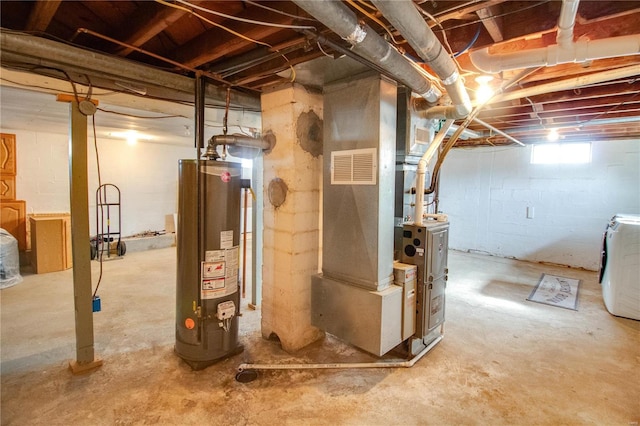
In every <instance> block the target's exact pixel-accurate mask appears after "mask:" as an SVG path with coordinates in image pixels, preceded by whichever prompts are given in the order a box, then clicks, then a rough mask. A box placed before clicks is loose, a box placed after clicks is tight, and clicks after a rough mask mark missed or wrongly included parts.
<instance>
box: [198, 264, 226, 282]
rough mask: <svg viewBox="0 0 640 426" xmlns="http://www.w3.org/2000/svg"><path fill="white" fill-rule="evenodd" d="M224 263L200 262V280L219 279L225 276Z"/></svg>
mask: <svg viewBox="0 0 640 426" xmlns="http://www.w3.org/2000/svg"><path fill="white" fill-rule="evenodd" d="M224 264H225V262H202V278H203V279H207V278H221V277H224V276H225V265H224Z"/></svg>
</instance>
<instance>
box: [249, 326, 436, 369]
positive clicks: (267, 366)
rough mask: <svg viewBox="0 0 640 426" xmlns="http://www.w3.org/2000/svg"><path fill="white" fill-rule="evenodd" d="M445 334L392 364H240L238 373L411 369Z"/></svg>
mask: <svg viewBox="0 0 640 426" xmlns="http://www.w3.org/2000/svg"><path fill="white" fill-rule="evenodd" d="M443 338H444V334H441V335H440V336H438V337H437V338H436V339H435V340H434V341H433V342H431V343H430V344H429V345H428V346H427V347H426V348H424V349H423V350H422V351H421V352H420V353H419V354H418V355H416V356H414V357H413V358H411V359H410V360H407V361H391V362H384V361H382V362H352V363H348V362H334V363H316V364H240V365H239V366H238V372H240V373H241V372H243V371H249V370H328V369H350V368H400V367H404V368H411V367H413V366H414V365H415V364H416V362H418V361H420V359H421V358H422V357H423V356H425V355H426V354H427V353H428V352H429V351H430V350H431V349H433V348H434V346H435V345H437V344H438V343H439V342H440V341H441V340H442V339H443Z"/></svg>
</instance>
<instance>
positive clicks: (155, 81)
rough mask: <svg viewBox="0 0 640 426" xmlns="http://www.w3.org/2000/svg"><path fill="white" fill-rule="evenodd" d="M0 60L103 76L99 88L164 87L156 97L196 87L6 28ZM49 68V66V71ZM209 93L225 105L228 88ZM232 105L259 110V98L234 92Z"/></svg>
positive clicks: (188, 94) (183, 94)
mask: <svg viewBox="0 0 640 426" xmlns="http://www.w3.org/2000/svg"><path fill="white" fill-rule="evenodd" d="M0 60H1V62H2V65H3V66H8V65H9V64H16V65H20V66H21V67H22V68H23V69H24V68H27V70H28V71H30V72H34V73H39V74H44V75H50V76H56V77H57V78H61V77H62V76H61V75H60V73H59V72H54V71H53V70H52V69H51V68H60V69H64V70H65V71H67V72H68V73H78V74H84V75H89V76H90V77H91V80H92V81H93V82H94V84H96V79H104V80H103V81H101V82H100V83H101V84H100V87H105V88H109V89H113V90H118V91H122V86H120V87H118V83H122V84H127V85H131V84H133V85H142V86H152V87H157V88H160V89H161V90H160V92H158V93H157V96H161V97H164V98H167V99H168V100H174V101H176V100H179V101H185V100H186V101H190V100H191V99H192V95H193V92H194V89H195V80H194V79H193V78H189V77H185V76H181V75H177V74H174V73H171V72H167V71H162V70H159V69H157V68H154V67H152V66H148V65H141V64H138V63H135V62H133V61H130V60H127V59H123V58H119V57H116V56H110V55H105V54H101V53H96V52H89V51H87V50H84V49H80V48H77V47H73V46H68V45H66V44H64V43H59V42H56V41H52V40H47V39H44V38H41V37H34V36H31V35H26V34H18V33H12V32H7V31H2V32H1V33H0ZM47 67H49V68H50V69H49V70H48V71H47V70H46V68H47ZM206 96H207V98H208V99H209V100H211V101H214V102H216V103H218V104H220V105H224V104H225V102H226V96H227V91H226V89H224V88H220V87H216V86H214V85H208V86H207V89H206ZM230 105H231V106H234V107H243V108H249V109H252V110H259V109H260V99H259V98H258V97H256V96H250V95H246V94H244V93H240V92H237V91H232V93H231V101H230Z"/></svg>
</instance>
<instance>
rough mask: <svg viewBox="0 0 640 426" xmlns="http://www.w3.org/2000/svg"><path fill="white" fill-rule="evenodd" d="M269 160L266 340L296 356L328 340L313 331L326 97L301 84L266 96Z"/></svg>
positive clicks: (264, 302)
mask: <svg viewBox="0 0 640 426" xmlns="http://www.w3.org/2000/svg"><path fill="white" fill-rule="evenodd" d="M262 127H263V133H265V132H267V131H269V130H270V131H272V132H273V133H274V134H275V136H276V145H275V147H274V149H273V150H272V151H271V152H270V153H269V154H266V155H265V156H264V174H263V176H264V233H263V238H264V241H263V247H264V252H263V267H262V335H263V337H265V338H269V337H271V336H272V335H273V334H275V335H277V336H278V338H279V339H280V342H281V344H282V347H283V349H284V350H286V351H288V352H293V351H296V350H298V349H300V348H302V347H304V346H306V345H308V344H309V343H312V342H314V341H315V340H317V339H319V338H321V337H323V336H324V332H322V331H320V330H319V329H317V328H315V327H312V326H311V276H312V275H315V274H317V273H318V272H319V271H320V255H321V249H320V241H321V232H320V224H321V216H320V215H321V213H320V212H321V209H320V200H321V199H322V197H321V186H322V95H321V94H320V93H316V92H310V91H307V90H306V89H305V88H304V87H302V86H300V85H298V84H290V85H287V86H284V87H282V86H281V87H279V88H277V89H275V90H273V91H270V92H268V93H264V94H263V95H262Z"/></svg>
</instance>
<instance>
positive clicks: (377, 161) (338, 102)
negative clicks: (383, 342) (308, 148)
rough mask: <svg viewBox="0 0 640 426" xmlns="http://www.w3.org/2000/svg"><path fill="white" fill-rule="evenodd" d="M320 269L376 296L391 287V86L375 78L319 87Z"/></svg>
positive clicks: (393, 112)
mask: <svg viewBox="0 0 640 426" xmlns="http://www.w3.org/2000/svg"><path fill="white" fill-rule="evenodd" d="M324 123H325V124H324V160H323V161H324V165H323V167H324V182H323V184H324V186H323V206H324V212H323V220H324V223H323V227H324V232H323V241H322V245H323V247H324V251H323V255H322V259H323V265H322V272H323V273H324V275H325V276H327V277H331V278H334V279H337V280H340V281H346V282H348V283H351V284H353V285H357V286H360V287H363V288H366V289H370V290H374V291H379V290H383V289H384V288H386V287H388V286H389V285H390V284H391V283H392V282H393V213H394V212H393V199H394V198H393V197H394V174H395V156H394V153H395V141H396V135H395V132H396V86H395V83H393V82H391V81H388V80H387V79H385V78H382V77H381V76H379V75H377V74H376V75H373V76H365V77H360V78H357V79H349V80H347V81H340V82H337V83H333V84H330V85H327V86H325V90H324Z"/></svg>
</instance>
